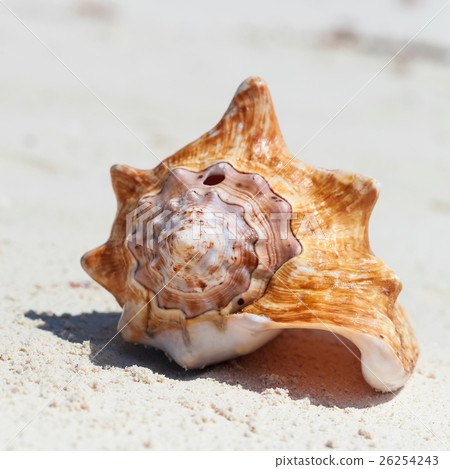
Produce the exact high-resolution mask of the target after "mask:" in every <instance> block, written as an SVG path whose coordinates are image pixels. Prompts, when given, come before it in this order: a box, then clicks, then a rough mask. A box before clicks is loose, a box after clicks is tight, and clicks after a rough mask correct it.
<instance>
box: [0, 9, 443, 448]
mask: <svg viewBox="0 0 450 469" xmlns="http://www.w3.org/2000/svg"><path fill="white" fill-rule="evenodd" d="M7 3H8V4H10V5H11V6H13V8H14V9H15V11H16V13H17V14H18V15H19V16H20V17H21V18H22V20H23V21H24V22H25V23H26V24H27V25H29V27H30V28H32V29H33V30H34V31H35V33H36V34H37V35H38V36H39V37H40V38H42V40H43V41H45V42H46V43H47V44H48V45H49V46H50V47H51V48H52V50H54V52H55V53H56V54H58V56H60V57H61V58H62V59H63V60H64V61H65V62H66V64H67V65H68V66H69V67H70V68H71V69H72V70H73V71H74V72H75V73H76V74H77V75H78V76H79V77H80V78H81V79H82V80H83V81H84V82H85V83H86V84H88V85H89V87H91V88H92V90H93V91H94V92H95V93H96V94H98V96H99V97H100V98H101V99H102V100H103V101H104V102H105V103H106V104H107V106H108V107H109V108H110V109H111V110H113V111H114V112H115V113H116V114H117V115H118V116H120V118H121V119H123V121H124V122H125V123H127V125H128V126H129V127H130V128H131V129H132V130H133V132H135V133H136V135H138V136H139V137H140V138H141V139H142V140H143V141H144V142H145V144H146V145H148V147H149V148H151V149H152V151H153V152H154V153H155V154H156V155H158V156H159V157H161V158H162V157H165V156H167V155H169V154H171V153H172V152H174V151H175V150H176V149H178V148H179V147H181V146H182V145H184V144H186V143H187V142H189V141H191V140H192V139H194V138H196V137H197V136H199V135H200V134H202V133H203V132H204V131H206V130H208V129H209V128H211V127H212V126H213V125H214V124H215V123H216V122H217V121H218V119H219V118H220V117H221V115H222V113H223V112H224V111H225V108H226V106H227V105H228V102H229V100H230V99H231V97H232V95H233V93H234V91H235V88H236V87H237V86H238V84H239V83H240V82H241V81H242V80H243V79H244V78H246V77H247V76H249V75H255V74H256V75H260V76H262V77H263V78H265V79H266V81H267V82H268V84H269V86H270V88H271V91H272V95H273V98H274V101H275V106H276V110H277V113H278V116H279V120H280V125H281V127H282V130H283V132H284V135H285V138H286V142H287V144H288V146H289V147H290V148H291V151H292V152H293V153H295V152H296V151H297V150H298V149H300V148H302V146H303V145H304V144H305V143H306V142H308V141H309V139H310V138H311V137H312V136H313V135H314V134H315V132H316V131H317V130H318V129H320V128H321V127H322V126H323V124H324V123H325V122H327V121H328V119H329V118H330V117H331V116H332V115H333V114H334V113H335V112H336V111H337V110H338V109H339V108H340V107H341V106H342V105H343V104H344V103H345V102H346V101H347V99H348V98H349V97H351V96H352V95H353V94H354V93H355V92H356V91H357V90H358V89H359V88H360V87H361V86H362V85H363V84H364V83H365V82H366V81H367V80H368V79H369V78H370V77H372V76H373V75H374V74H375V73H376V72H377V71H378V70H379V69H380V68H381V67H382V66H383V65H384V64H385V63H386V62H387V60H389V58H390V57H391V56H392V55H393V54H394V53H395V52H396V50H398V48H399V47H400V46H401V45H402V44H403V43H404V42H405V41H406V40H407V39H409V38H410V37H411V36H412V35H413V34H414V33H415V32H416V31H417V30H418V29H419V28H420V27H421V26H422V25H423V24H424V23H425V21H426V19H427V18H429V17H430V16H431V14H432V13H433V12H434V11H435V10H436V9H437V7H438V6H439V5H440V4H442V2H440V1H433V2H432V1H427V2H425V1H422V2H417V3H416V2H406V1H405V2H401V1H390V2H387V1H385V2H376V5H377V6H376V7H375V4H374V3H373V2H371V3H372V6H371V7H370V5H369V4H368V2H358V5H360V6H358V9H357V10H355V2H339V10H336V7H335V6H333V5H336V2H333V1H331V0H330V1H326V2H325V1H324V2H321V5H323V6H322V7H320V10H319V6H314V5H316V3H314V2H295V4H298V5H297V6H294V2H292V4H291V3H286V4H284V5H281V6H279V7H277V9H276V10H273V9H272V11H271V10H270V9H269V7H265V6H264V5H262V4H261V3H260V2H258V3H257V4H256V3H255V4H253V5H249V4H244V3H243V2H226V3H224V4H222V5H221V9H219V8H217V9H216V10H213V9H212V7H211V6H210V4H209V3H206V2H205V3H204V4H199V3H196V2H184V3H181V2H180V5H178V7H172V8H170V9H169V7H168V6H167V7H164V8H165V10H161V9H157V8H156V7H155V6H151V5H149V6H145V5H146V2H121V3H120V4H114V6H113V7H108V6H102V5H106V4H107V2H102V3H86V2H80V1H78V2H77V1H75V0H72V1H64V2H63V1H58V2H50V1H41V2H38V3H36V2H33V1H31V0H21V1H16V2H12V1H9V2H7ZM108 3H109V2H108ZM99 5H100V6H99ZM256 5H257V6H256ZM160 8H162V7H160ZM333 8H334V9H333ZM449 19H450V11H446V12H444V13H443V14H442V15H440V16H439V17H438V18H437V19H436V20H435V21H434V22H433V23H432V24H431V25H430V26H429V27H428V28H427V29H426V30H425V31H424V33H423V34H422V35H421V36H420V37H419V38H418V39H417V42H416V43H415V44H413V45H412V46H411V49H409V53H408V55H407V57H406V58H405V57H404V58H403V59H402V60H396V61H395V62H394V63H393V64H391V65H390V66H389V67H388V68H386V70H384V71H383V72H382V73H381V74H380V75H379V76H378V77H377V78H376V79H375V80H374V81H373V83H371V85H370V86H369V87H368V88H367V89H366V90H364V91H363V92H362V93H361V94H360V95H359V96H358V97H356V98H355V100H354V101H353V102H352V103H351V104H350V105H349V106H348V108H346V109H345V110H344V111H343V112H342V114H340V115H339V116H338V117H337V118H336V119H335V120H334V121H333V123H332V124H331V125H329V126H328V127H327V128H326V129H325V131H324V132H323V133H321V134H320V135H319V136H317V138H315V139H314V140H313V142H312V143H311V144H310V145H309V146H308V147H307V148H306V149H305V150H304V151H302V152H301V155H300V156H301V158H302V159H304V160H305V161H307V162H308V163H311V164H315V165H318V166H324V167H329V168H343V169H347V170H355V171H359V172H362V173H364V174H367V175H369V176H372V177H375V178H376V179H378V180H379V181H380V182H381V183H382V195H381V198H380V201H379V203H378V205H377V207H376V209H375V212H374V215H373V218H372V222H371V241H372V247H373V250H374V251H375V253H376V254H377V255H379V256H380V257H381V258H382V259H383V260H384V261H385V262H386V263H388V264H389V265H390V266H391V267H392V268H393V269H394V270H395V271H396V272H397V273H398V274H399V276H400V278H401V279H402V281H403V284H404V289H403V292H402V294H401V300H402V303H403V304H404V306H405V307H406V308H407V310H408V311H409V313H410V316H411V319H412V322H413V324H414V326H415V328H416V331H417V336H418V339H419V342H420V346H421V357H420V361H419V364H418V366H417V369H416V371H415V373H414V375H413V376H412V378H411V380H410V381H409V382H408V383H407V385H406V387H405V388H404V389H403V390H401V391H400V392H398V393H396V394H395V395H391V394H387V395H382V394H377V393H374V392H373V391H372V390H371V389H370V388H369V387H368V386H367V385H366V383H365V382H364V381H363V379H362V376H361V373H360V367H359V362H358V361H357V360H356V359H355V358H354V357H353V356H352V355H351V354H350V352H349V351H348V350H347V349H346V348H345V347H343V346H342V345H341V344H340V343H339V342H338V341H337V340H336V339H335V338H334V337H333V336H331V335H329V334H326V333H320V332H304V331H299V332H292V333H291V332H290V333H284V334H283V335H281V336H280V337H279V338H278V339H276V340H275V341H274V342H272V343H271V344H269V345H267V346H266V347H264V348H263V349H261V350H260V351H258V352H256V353H254V354H253V355H251V356H247V357H244V358H241V359H238V360H234V361H232V362H229V363H225V364H222V365H219V366H215V367H210V368H207V369H205V370H202V371H191V372H185V371H183V370H182V369H180V368H179V367H177V366H176V365H174V364H172V363H169V362H168V361H167V359H166V358H165V357H164V356H163V354H162V353H160V352H158V351H154V350H146V349H144V348H141V347H137V346H132V345H130V344H126V343H123V342H122V341H120V340H119V339H114V340H113V341H112V342H111V344H109V345H108V346H107V347H106V348H105V350H104V352H102V353H101V354H100V355H98V356H97V357H96V358H95V359H92V357H93V356H94V355H95V354H96V352H97V351H98V350H99V349H100V348H101V347H102V346H103V345H104V344H105V343H107V342H108V340H109V339H110V338H111V337H112V336H113V335H114V333H115V328H116V324H117V321H118V317H119V307H118V305H117V304H116V303H115V301H114V300H113V298H112V297H111V296H110V295H109V294H108V293H107V292H106V291H104V290H102V289H101V288H100V287H99V286H97V285H96V284H94V283H93V282H91V281H90V280H89V278H88V277H87V276H86V275H85V274H84V272H83V271H82V269H81V268H80V266H79V258H80V256H81V254H83V252H85V251H86V250H88V249H90V248H92V247H95V246H97V245H99V244H100V243H102V242H103V241H104V240H105V239H106V238H107V234H108V231H109V228H110V225H111V222H112V219H113V215H114V211H115V201H114V196H113V193H112V190H111V188H110V183H109V174H108V171H109V167H110V166H111V165H112V164H114V163H125V164H129V165H132V166H136V167H141V168H151V167H153V166H155V165H156V164H157V163H158V160H157V158H156V157H155V156H154V155H152V153H151V152H150V151H149V150H148V149H147V148H146V147H145V146H144V145H143V144H142V143H140V142H139V140H138V139H137V137H136V136H135V135H133V134H132V133H131V132H129V131H128V130H127V129H126V128H125V127H124V126H123V125H122V124H121V123H120V122H119V121H118V120H117V119H116V118H115V117H114V116H113V115H112V114H111V113H110V112H109V111H108V110H107V109H106V108H105V107H104V106H103V105H102V104H101V103H100V102H99V101H98V100H97V99H96V98H95V97H93V96H92V94H90V93H89V91H88V90H87V89H86V88H85V87H83V86H82V85H81V84H80V83H79V82H78V81H77V79H76V78H74V76H73V75H71V74H70V73H69V72H68V71H67V70H66V69H65V68H64V67H63V66H62V65H61V64H60V63H59V62H58V61H57V60H56V59H55V58H54V57H53V56H52V55H51V54H50V53H49V52H48V51H47V50H46V49H45V48H44V47H43V46H42V44H40V43H39V42H38V40H37V39H36V38H35V37H33V36H32V35H31V34H30V33H29V32H28V31H27V30H26V29H25V28H24V26H22V25H21V24H20V23H19V22H18V21H17V20H16V19H15V18H14V17H13V16H12V15H11V14H10V13H8V12H7V11H6V10H5V8H4V7H3V6H2V5H0V53H1V57H2V59H1V65H0V70H1V73H0V103H1V104H0V122H1V125H0V158H1V171H0V223H1V225H0V226H1V231H0V263H1V266H0V276H1V283H0V286H1V287H0V288H1V291H0V302H1V303H0V335H1V350H0V376H1V380H0V441H1V442H2V445H1V446H2V447H6V448H8V449H297V450H301V449H330V448H336V449H341V450H343V449H347V450H352V449H378V450H381V449H420V450H425V449H429V450H431V449H444V448H445V446H446V445H448V443H449V428H448V421H449V413H448V407H446V404H447V402H446V400H447V399H448V391H449V362H448V357H449V355H450V346H449V340H448V335H449V332H450V320H449V306H448V305H449V303H450V292H449V283H450V269H449V260H450V247H449V231H450V230H449V226H450V184H449V176H450V156H449V155H450V88H449V83H450V55H449V54H450V34H449V30H448V22H449ZM349 28H350V29H349ZM337 29H340V30H341V32H340V33H339V34H332V32H333V31H336V30H337ZM343 29H344V30H345V31H346V32H345V33H342V30H343ZM352 31H353V32H354V33H353V32H352ZM333 38H334V39H333ZM94 311H98V312H94ZM30 420H31V422H30ZM28 422H30V423H29V425H28V426H27V427H26V428H25V429H23V431H21V432H19V430H21V428H23V426H24V425H25V424H27V423H28ZM18 432H19V433H18Z"/></svg>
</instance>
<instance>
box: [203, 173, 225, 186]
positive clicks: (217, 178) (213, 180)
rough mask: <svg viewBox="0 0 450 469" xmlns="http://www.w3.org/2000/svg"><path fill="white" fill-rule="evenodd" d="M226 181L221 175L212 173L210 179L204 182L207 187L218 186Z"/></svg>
mask: <svg viewBox="0 0 450 469" xmlns="http://www.w3.org/2000/svg"><path fill="white" fill-rule="evenodd" d="M224 179H225V176H224V175H223V174H220V173H211V174H209V175H208V177H207V178H206V179H205V180H204V181H203V184H204V185H205V186H217V184H220V183H221V182H222V181H223V180H224Z"/></svg>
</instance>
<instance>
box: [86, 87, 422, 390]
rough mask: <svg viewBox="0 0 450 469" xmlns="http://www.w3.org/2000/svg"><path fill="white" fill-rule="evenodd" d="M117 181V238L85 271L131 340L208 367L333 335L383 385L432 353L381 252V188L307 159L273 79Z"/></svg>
mask: <svg viewBox="0 0 450 469" xmlns="http://www.w3.org/2000/svg"><path fill="white" fill-rule="evenodd" d="M111 178H112V184H113V187H114V191H115V194H116V197H117V204H118V209H117V214H116V218H115V220H114V223H113V227H112V231H111V235H110V238H109V239H108V241H107V242H106V243H105V244H103V245H102V246H100V247H98V248H96V249H94V250H92V251H90V252H88V253H87V254H85V255H84V256H83V258H82V265H83V267H84V269H85V270H86V272H88V273H89V275H91V277H92V278H93V279H95V280H96V281H97V282H98V283H100V284H101V285H102V286H104V287H105V288H106V289H108V290H109V291H110V292H111V293H112V294H113V295H114V296H115V298H116V299H117V301H118V302H119V303H120V305H121V306H122V307H123V314H122V317H121V319H120V321H119V326H118V330H119V331H120V334H121V336H122V338H123V339H124V340H126V341H129V342H133V343H139V344H145V345H151V346H154V347H157V348H160V349H162V350H164V351H165V352H166V354H167V355H168V356H169V357H171V358H173V359H174V360H175V361H176V362H177V363H179V364H180V365H181V366H183V367H185V368H195V367H203V366H205V365H209V364H212V363H217V362H220V361H223V360H226V359H229V358H232V357H236V356H239V355H244V354H247V353H250V352H252V351H254V350H256V349H257V348H258V347H260V346H261V345H263V344H265V343H266V342H267V341H269V340H271V339H272V338H273V337H275V336H276V335H277V334H278V333H279V332H280V331H281V330H283V329H291V328H308V329H323V330H328V331H331V332H332V333H334V334H339V335H340V336H343V337H346V338H347V339H349V340H350V341H352V342H353V343H354V344H356V346H357V347H358V348H359V350H360V352H361V363H362V372H363V376H364V378H365V379H366V381H367V382H368V383H369V384H370V385H371V386H372V387H373V388H375V389H377V390H380V391H393V390H395V389H398V388H399V387H401V386H402V385H403V384H404V383H405V382H406V380H407V379H408V377H409V376H410V374H411V372H412V370H413V368H414V365H415V362H416V360H417V356H418V348H417V343H416V340H415V338H414V334H413V331H412V329H411V326H410V324H409V321H408V317H407V315H406V313H405V311H404V310H403V308H402V307H401V306H400V304H399V303H398V301H397V297H398V295H399V293H400V290H401V283H400V281H399V279H398V278H397V276H396V275H395V274H394V272H393V271H392V270H391V269H389V268H388V267H387V266H386V265H385V264H384V263H383V262H382V261H381V260H380V259H378V258H377V257H375V256H374V255H373V253H372V251H371V250H370V247H369V239H368V222H369V217H370V214H371V211H372V208H373V206H374V204H375V202H376V200H377V197H378V193H379V187H378V184H377V183H376V182H375V181H374V180H373V179H371V178H368V177H365V176H362V175H359V174H355V173H350V172H344V171H339V170H333V171H329V170H325V169H320V168H314V167H311V166H309V165H307V164H304V163H302V162H300V161H298V160H297V159H294V158H293V157H292V155H291V154H290V153H289V151H288V149H287V148H286V145H285V143H284V141H283V138H282V136H281V133H280V130H279V127H278V122H277V118H276V116H275V112H274V109H273V105H272V100H271V98H270V94H269V91H268V89H267V86H266V84H265V83H264V81H263V80H261V79H260V78H249V79H247V80H246V81H244V82H243V83H242V85H241V86H240V87H239V89H238V91H237V93H236V95H235V96H234V98H233V100H232V102H231V104H230V106H229V108H228V110H227V111H226V113H225V115H224V116H223V118H222V119H221V121H220V122H219V123H218V124H217V125H216V126H215V127H214V128H213V129H212V130H210V131H209V132H207V133H206V134H204V135H203V136H202V137H200V138H199V139H197V140H196V141H194V142H192V143H191V144H189V145H187V146H186V147H184V148H182V149H181V150H179V151H178V152H176V153H175V154H174V155H172V156H170V157H169V158H167V159H166V160H164V161H163V162H162V163H161V164H160V165H159V166H157V167H156V168H155V169H153V170H138V169H134V168H131V167H129V166H124V165H117V166H113V168H112V169H111Z"/></svg>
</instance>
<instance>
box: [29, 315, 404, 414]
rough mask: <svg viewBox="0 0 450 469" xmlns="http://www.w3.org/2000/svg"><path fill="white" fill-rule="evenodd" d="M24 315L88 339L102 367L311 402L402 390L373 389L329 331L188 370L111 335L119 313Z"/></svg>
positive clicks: (290, 336) (356, 403) (366, 402)
mask: <svg viewBox="0 0 450 469" xmlns="http://www.w3.org/2000/svg"><path fill="white" fill-rule="evenodd" d="M25 317H27V318H29V319H32V320H39V322H40V324H39V325H38V327H39V328H40V329H43V330H46V331H50V332H52V333H53V334H55V335H56V336H58V337H60V338H62V339H64V340H68V341H70V342H75V343H83V342H84V341H89V343H90V347H91V355H90V359H91V361H92V362H93V363H94V364H95V365H97V366H101V367H104V366H114V367H119V368H125V367H128V366H133V365H137V366H142V367H145V368H150V369H151V370H152V371H153V372H155V373H159V374H161V375H164V376H165V377H167V378H170V379H175V380H179V381H190V380H196V379H205V378H210V379H214V380H216V381H219V382H223V383H227V384H229V385H232V386H237V385H240V386H241V387H243V388H245V389H247V390H250V391H253V392H258V393H262V392H264V391H266V390H267V389H271V388H272V389H273V388H280V389H285V390H286V391H288V392H289V396H290V398H291V399H294V400H300V399H304V398H309V400H310V402H311V404H312V405H322V406H326V407H334V406H336V407H339V408H346V407H354V408H367V407H373V406H376V405H379V404H382V403H384V402H387V401H389V400H390V399H392V398H393V397H394V396H395V395H396V394H397V393H398V392H397V393H386V394H382V393H378V392H375V391H373V390H372V388H371V387H370V386H369V385H368V384H367V383H366V382H365V381H364V379H363V377H362V374H361V366H360V362H359V351H358V349H357V348H356V347H355V346H354V345H353V344H352V343H351V342H349V341H347V340H346V339H344V338H341V337H339V338H337V337H336V336H334V335H333V334H331V333H328V332H324V331H314V330H291V331H284V332H283V333H282V334H281V335H280V336H279V337H277V338H276V339H274V340H273V341H272V342H270V343H269V344H267V345H266V346H264V347H262V348H261V349H259V350H257V351H256V352H254V353H252V354H250V355H247V356H244V357H240V358H237V359H234V360H231V361H228V362H225V363H222V364H219V365H214V366H209V367H206V368H204V369H202V370H188V371H186V370H184V369H182V368H181V367H179V366H178V365H177V364H176V363H174V362H171V361H170V360H168V359H167V357H166V356H165V355H164V353H162V352H161V351H159V350H155V349H152V348H145V347H142V346H139V345H132V344H129V343H126V342H124V341H123V340H122V339H120V338H119V337H115V338H114V339H112V340H111V338H112V337H113V336H114V335H115V334H116V327H117V323H118V321H119V317H120V313H115V312H114V313H113V312H109V313H99V312H91V313H81V314H74V315H72V314H67V313H66V314H63V315H62V316H55V315H50V314H47V313H36V312H35V311H28V312H27V313H25ZM109 341H110V343H109V344H108V345H107V346H106V347H104V346H105V344H106V343H108V342H109ZM344 344H345V345H344ZM103 347H104V348H103Z"/></svg>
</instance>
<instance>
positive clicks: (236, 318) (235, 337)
mask: <svg viewBox="0 0 450 469" xmlns="http://www.w3.org/2000/svg"><path fill="white" fill-rule="evenodd" d="M271 325H273V322H272V321H271V320H270V319H268V318H265V317H262V316H257V315H255V314H249V313H241V314H236V315H233V316H230V317H228V318H227V323H226V327H225V328H223V329H220V328H218V327H217V325H216V324H214V323H213V322H212V321H193V322H190V323H188V324H186V327H185V331H184V332H183V331H182V329H181V328H173V329H169V330H165V331H160V332H158V333H157V334H156V335H155V336H154V337H150V336H147V337H146V338H144V339H143V340H142V342H141V343H142V344H144V345H150V346H153V347H156V348H159V349H161V350H163V351H164V352H165V353H166V354H167V355H169V356H170V357H171V358H172V359H173V360H174V361H175V362H177V363H178V364H179V365H180V366H181V367H183V368H185V369H191V368H204V367H205V366H207V365H213V364H215V363H220V362H223V361H226V360H229V359H232V358H236V357H238V356H241V355H246V354H249V353H252V352H254V351H255V350H257V349H258V348H260V347H261V346H263V345H265V344H266V343H267V342H269V341H270V340H272V339H274V338H275V337H276V336H277V335H278V334H280V333H281V332H282V331H283V330H284V329H283V328H279V327H276V328H275V329H274V328H272V327H271ZM315 328H317V325H316V327H315ZM321 329H324V328H323V327H322V328H321ZM325 330H326V329H325ZM329 331H330V330H329ZM331 333H333V334H339V335H341V336H343V337H345V338H347V339H348V340H350V341H351V342H353V343H354V344H355V345H356V346H357V347H358V348H359V350H360V352H361V369H362V374H363V376H364V379H365V380H366V381H367V383H368V384H369V385H370V386H372V387H373V388H374V389H375V390H376V391H380V392H393V391H396V390H397V389H399V388H401V387H402V386H403V385H404V384H405V382H406V381H407V380H408V378H409V374H408V373H407V372H405V370H404V368H403V366H402V364H401V363H400V361H399V360H397V359H396V358H395V356H394V355H393V352H392V351H391V350H390V349H389V347H388V346H387V345H386V344H384V343H382V342H380V341H379V340H377V339H376V338H374V337H371V336H369V335H367V334H363V333H356V332H354V331H350V330H348V329H338V330H336V331H331ZM187 337H188V340H186V338H187Z"/></svg>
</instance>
